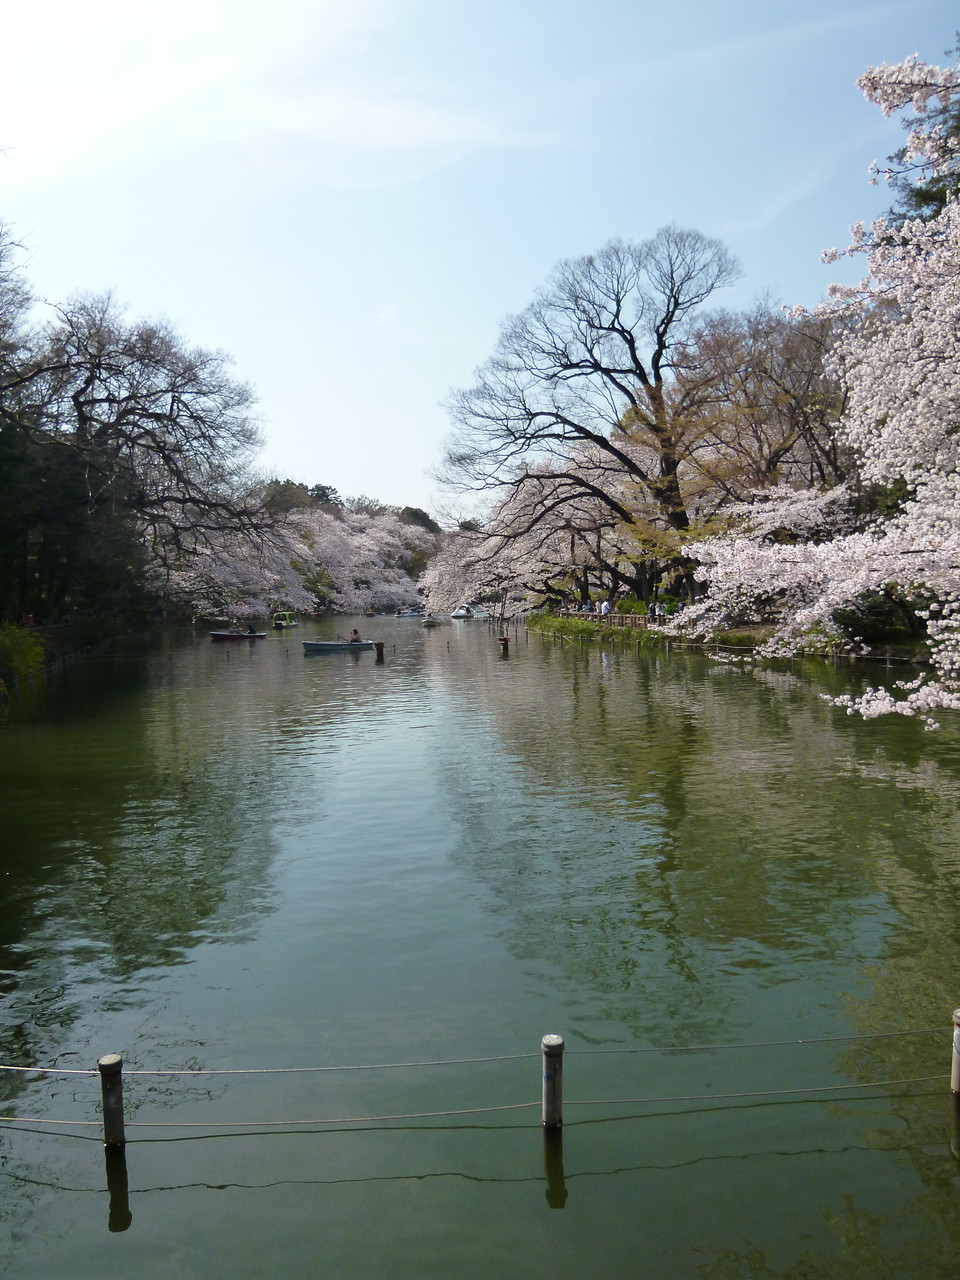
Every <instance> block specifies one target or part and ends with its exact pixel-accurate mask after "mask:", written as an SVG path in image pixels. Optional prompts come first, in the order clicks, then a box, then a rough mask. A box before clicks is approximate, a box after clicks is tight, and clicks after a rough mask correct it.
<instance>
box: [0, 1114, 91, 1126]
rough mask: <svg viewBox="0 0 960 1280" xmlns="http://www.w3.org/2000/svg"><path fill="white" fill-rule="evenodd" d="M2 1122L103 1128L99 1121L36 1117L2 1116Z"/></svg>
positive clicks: (0, 1119)
mask: <svg viewBox="0 0 960 1280" xmlns="http://www.w3.org/2000/svg"><path fill="white" fill-rule="evenodd" d="M0 1121H6V1122H7V1123H8V1124H70V1125H79V1126H80V1127H81V1128H84V1129H89V1128H94V1129H100V1128H102V1127H103V1126H102V1125H101V1123H100V1121H99V1120H48V1119H47V1118H46V1117H43V1118H42V1119H39V1118H38V1117H36V1116H0Z"/></svg>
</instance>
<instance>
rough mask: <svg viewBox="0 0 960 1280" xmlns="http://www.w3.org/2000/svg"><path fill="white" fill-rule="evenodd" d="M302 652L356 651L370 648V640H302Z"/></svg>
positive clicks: (371, 645)
mask: <svg viewBox="0 0 960 1280" xmlns="http://www.w3.org/2000/svg"><path fill="white" fill-rule="evenodd" d="M301 644H302V645H303V651H304V653H356V652H357V650H358V649H372V648H373V641H372V640H354V642H353V644H351V643H350V641H349V640H302V641H301Z"/></svg>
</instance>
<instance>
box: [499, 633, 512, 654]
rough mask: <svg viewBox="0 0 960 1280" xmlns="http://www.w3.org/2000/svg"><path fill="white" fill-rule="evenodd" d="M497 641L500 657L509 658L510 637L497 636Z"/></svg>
mask: <svg viewBox="0 0 960 1280" xmlns="http://www.w3.org/2000/svg"><path fill="white" fill-rule="evenodd" d="M497 642H498V643H499V645H500V657H501V658H509V657H510V637H509V636H498V637H497Z"/></svg>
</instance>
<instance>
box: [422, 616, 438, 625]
mask: <svg viewBox="0 0 960 1280" xmlns="http://www.w3.org/2000/svg"><path fill="white" fill-rule="evenodd" d="M420 625H421V627H439V626H440V619H439V618H435V617H434V616H433V614H432V613H428V614H427V616H426V617H425V618H424V619H423V621H422V622H421V623H420Z"/></svg>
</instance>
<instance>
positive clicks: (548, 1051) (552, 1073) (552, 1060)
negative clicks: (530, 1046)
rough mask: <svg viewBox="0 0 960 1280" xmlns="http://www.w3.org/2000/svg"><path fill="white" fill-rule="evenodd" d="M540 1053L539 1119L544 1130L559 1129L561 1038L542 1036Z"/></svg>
mask: <svg viewBox="0 0 960 1280" xmlns="http://www.w3.org/2000/svg"><path fill="white" fill-rule="evenodd" d="M540 1052H541V1054H542V1057H543V1094H542V1101H541V1107H540V1118H541V1121H542V1123H543V1126H544V1128H545V1129H559V1128H560V1126H561V1125H562V1124H563V1036H557V1035H547V1036H544V1037H543V1038H542V1039H541V1041H540Z"/></svg>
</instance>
